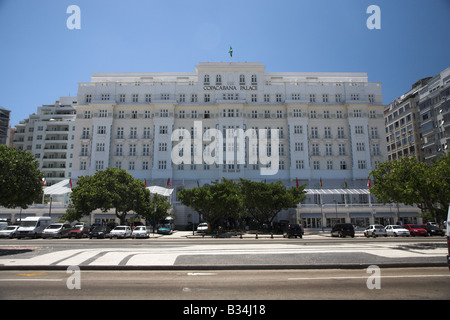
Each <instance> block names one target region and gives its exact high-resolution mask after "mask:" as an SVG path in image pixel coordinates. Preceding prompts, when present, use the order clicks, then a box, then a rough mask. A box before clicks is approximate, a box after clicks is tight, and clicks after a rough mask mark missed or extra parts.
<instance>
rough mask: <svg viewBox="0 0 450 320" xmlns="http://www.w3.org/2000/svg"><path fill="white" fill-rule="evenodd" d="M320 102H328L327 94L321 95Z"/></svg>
mask: <svg viewBox="0 0 450 320" xmlns="http://www.w3.org/2000/svg"><path fill="white" fill-rule="evenodd" d="M322 102H328V94H326V93H324V94H322Z"/></svg>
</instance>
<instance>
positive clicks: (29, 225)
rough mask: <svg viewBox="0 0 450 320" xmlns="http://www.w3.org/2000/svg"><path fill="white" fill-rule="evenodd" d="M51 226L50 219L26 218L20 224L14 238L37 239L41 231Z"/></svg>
mask: <svg viewBox="0 0 450 320" xmlns="http://www.w3.org/2000/svg"><path fill="white" fill-rule="evenodd" d="M50 224H51V218H50V217H26V218H25V219H22V220H21V222H20V227H19V228H18V229H17V232H16V237H17V238H18V239H20V238H25V237H31V238H37V237H40V236H41V235H42V231H44V229H45V228H47V227H48V226H49V225H50Z"/></svg>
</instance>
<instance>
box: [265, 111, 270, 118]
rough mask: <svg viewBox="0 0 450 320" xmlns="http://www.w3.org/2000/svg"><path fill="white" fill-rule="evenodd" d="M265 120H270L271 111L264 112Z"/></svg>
mask: <svg viewBox="0 0 450 320" xmlns="http://www.w3.org/2000/svg"><path fill="white" fill-rule="evenodd" d="M264 118H266V119H268V118H270V110H264Z"/></svg>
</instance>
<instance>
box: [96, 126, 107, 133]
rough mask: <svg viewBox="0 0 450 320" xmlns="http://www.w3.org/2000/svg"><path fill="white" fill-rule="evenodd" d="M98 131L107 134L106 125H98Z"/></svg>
mask: <svg viewBox="0 0 450 320" xmlns="http://www.w3.org/2000/svg"><path fill="white" fill-rule="evenodd" d="M97 133H98V134H106V126H98V128H97Z"/></svg>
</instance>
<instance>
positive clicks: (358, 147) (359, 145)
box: [356, 142, 366, 151]
mask: <svg viewBox="0 0 450 320" xmlns="http://www.w3.org/2000/svg"><path fill="white" fill-rule="evenodd" d="M365 149H366V148H365V145H364V142H357V143H356V151H365Z"/></svg>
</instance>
